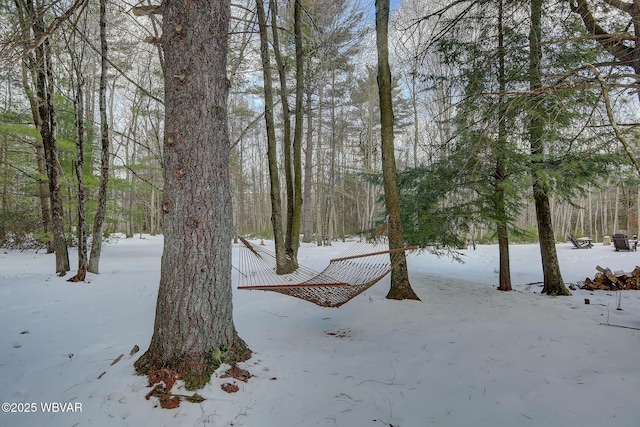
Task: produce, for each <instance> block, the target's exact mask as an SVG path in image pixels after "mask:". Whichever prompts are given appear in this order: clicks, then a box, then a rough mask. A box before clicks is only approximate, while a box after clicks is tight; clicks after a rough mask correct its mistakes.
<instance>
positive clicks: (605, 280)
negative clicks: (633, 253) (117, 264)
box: [578, 266, 640, 291]
mask: <svg viewBox="0 0 640 427" xmlns="http://www.w3.org/2000/svg"><path fill="white" fill-rule="evenodd" d="M596 270H598V272H597V273H596V275H595V276H594V278H593V279H591V278H589V277H587V278H586V279H585V280H584V282H578V286H579V287H580V289H586V290H589V291H596V290H603V291H620V290H625V291H628V290H632V289H634V290H640V266H636V268H634V269H633V271H632V272H630V273H625V272H624V271H611V269H609V268H603V267H600V266H597V267H596Z"/></svg>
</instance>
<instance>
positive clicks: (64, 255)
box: [16, 0, 70, 276]
mask: <svg viewBox="0 0 640 427" xmlns="http://www.w3.org/2000/svg"><path fill="white" fill-rule="evenodd" d="M19 3H20V2H16V6H17V7H18V8H19V9H22V7H24V11H25V18H26V19H29V20H30V25H31V26H32V28H33V36H34V39H35V40H40V39H42V42H41V43H39V44H37V46H36V47H35V62H33V63H32V65H33V67H34V68H33V69H32V73H33V74H34V79H35V91H36V100H37V106H38V107H37V115H38V117H37V119H34V122H35V123H37V122H39V123H40V129H39V131H40V135H41V137H42V144H43V151H44V159H45V166H46V171H47V178H48V181H49V199H50V203H51V205H50V207H51V229H52V231H53V248H54V252H55V257H56V273H57V274H58V275H60V276H64V275H65V274H66V273H67V271H69V269H70V266H69V253H68V250H67V241H66V238H65V235H64V205H63V203H62V192H61V189H60V175H62V170H61V167H60V163H59V162H58V145H57V140H56V129H57V118H56V110H55V106H54V102H53V99H54V93H55V90H54V83H53V66H52V64H51V47H50V44H49V39H48V38H47V37H46V29H45V24H44V18H43V11H42V10H40V9H36V8H35V6H34V4H33V1H32V0H28V1H25V2H24V3H22V4H19Z"/></svg>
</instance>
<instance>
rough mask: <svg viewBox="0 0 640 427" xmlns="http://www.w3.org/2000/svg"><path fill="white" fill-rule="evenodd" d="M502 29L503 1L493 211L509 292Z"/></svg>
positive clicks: (505, 288)
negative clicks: (495, 214)
mask: <svg viewBox="0 0 640 427" xmlns="http://www.w3.org/2000/svg"><path fill="white" fill-rule="evenodd" d="M503 30H504V27H503V0H499V2H498V56H499V59H498V81H499V85H500V90H499V92H500V93H499V94H498V98H499V101H498V102H499V107H498V147H497V149H496V150H495V155H496V157H497V160H496V170H495V209H496V213H497V217H498V221H497V224H496V232H497V235H498V249H499V252H500V277H499V284H498V289H499V290H501V291H511V290H512V288H511V268H510V263H509V229H508V228H507V211H506V205H505V200H504V199H505V185H506V181H507V176H506V175H505V167H504V160H503V159H502V156H503V154H504V152H505V151H506V150H505V149H504V146H505V145H506V144H507V141H506V139H507V124H506V120H507V117H506V116H507V115H506V107H505V101H504V97H505V91H506V76H505V69H504V68H505V65H504V59H505V49H504V31H503Z"/></svg>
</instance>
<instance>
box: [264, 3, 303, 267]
mask: <svg viewBox="0 0 640 427" xmlns="http://www.w3.org/2000/svg"><path fill="white" fill-rule="evenodd" d="M256 6H257V13H258V26H259V28H260V57H261V59H262V73H263V74H262V75H263V79H264V120H265V122H266V127H267V159H268V162H269V182H270V184H271V193H270V194H271V225H272V227H273V240H274V243H275V250H276V266H277V267H276V272H277V274H286V273H291V272H292V271H294V270H295V268H293V267H292V266H291V264H290V263H289V261H288V260H289V258H288V257H287V253H286V250H285V242H284V241H283V240H282V238H283V235H284V233H283V229H282V208H281V198H280V178H279V177H278V147H277V141H276V131H275V123H274V120H273V81H272V78H271V60H270V59H269V38H268V35H267V18H266V15H265V13H264V2H263V1H262V0H256Z"/></svg>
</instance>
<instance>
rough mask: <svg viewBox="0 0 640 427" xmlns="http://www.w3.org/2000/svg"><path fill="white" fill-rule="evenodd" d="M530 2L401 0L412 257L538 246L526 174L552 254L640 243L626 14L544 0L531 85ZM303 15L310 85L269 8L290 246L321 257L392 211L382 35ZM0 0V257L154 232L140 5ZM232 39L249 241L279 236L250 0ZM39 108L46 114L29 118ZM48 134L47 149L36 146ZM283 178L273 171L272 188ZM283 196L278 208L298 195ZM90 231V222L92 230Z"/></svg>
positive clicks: (401, 131)
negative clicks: (541, 195) (383, 126)
mask: <svg viewBox="0 0 640 427" xmlns="http://www.w3.org/2000/svg"><path fill="white" fill-rule="evenodd" d="M533 3H538V4H543V3H542V2H528V1H506V0H482V1H481V0H459V1H454V2H438V1H428V2H425V1H420V0H404V1H402V2H398V3H397V4H396V9H394V10H393V13H392V23H391V27H390V29H389V37H390V49H391V60H392V75H393V77H394V81H395V86H394V117H395V123H394V124H395V150H396V159H397V164H398V170H399V176H398V182H399V185H400V189H401V197H402V200H401V205H402V212H403V226H404V228H405V236H406V238H407V241H408V242H409V243H419V244H423V245H424V244H426V243H429V244H442V245H443V246H445V247H446V246H448V245H450V246H458V245H460V244H464V243H465V242H467V241H469V240H473V241H475V242H490V241H495V240H496V224H506V225H507V226H508V230H509V236H510V239H511V241H535V240H537V234H536V232H535V229H536V213H535V207H534V203H533V197H532V186H531V180H532V169H535V171H536V172H535V176H536V180H538V181H539V182H541V183H542V184H543V185H544V186H545V188H547V189H548V190H549V193H550V195H551V198H550V201H551V213H552V219H553V224H554V231H555V236H556V238H557V239H559V240H564V238H565V235H566V233H568V232H572V233H574V234H576V235H589V236H591V237H593V238H594V239H596V240H600V239H601V238H602V237H603V236H605V235H611V234H612V233H614V232H615V231H617V230H619V229H625V230H628V232H629V233H630V234H635V233H637V232H638V229H640V214H639V212H640V203H639V200H640V186H639V185H638V174H639V172H638V168H639V167H638V162H637V160H636V158H635V155H634V153H635V152H637V143H636V140H637V138H636V137H637V111H638V108H637V107H638V100H639V98H638V91H637V89H638V87H637V84H638V80H637V78H638V70H640V54H639V53H638V52H637V49H636V44H637V41H638V37H637V35H638V34H639V33H640V19H638V12H636V11H635V10H636V9H637V7H634V5H635V2H634V3H631V2H629V3H628V2H624V1H618V0H602V1H591V2H587V1H586V0H575V1H553V2H550V1H547V2H544V9H543V13H542V22H541V34H542V40H541V41H540V43H539V47H540V49H541V61H540V62H539V64H538V67H539V71H540V76H541V79H540V85H539V87H538V88H536V89H535V90H532V89H531V86H530V78H531V68H530V64H531V61H530V55H531V49H530V46H531V44H530V38H531V28H532V26H533V25H532V22H531V13H530V8H531V7H532V4H533ZM302 4H303V14H302V34H303V46H302V50H303V58H304V64H303V70H304V72H303V73H302V74H297V73H296V46H295V45H294V35H293V32H294V29H293V18H292V5H291V4H290V2H286V1H280V2H271V3H267V6H268V8H269V11H270V12H271V14H270V15H269V20H270V23H271V27H270V33H269V38H270V51H269V55H270V56H271V57H272V67H273V70H274V76H278V78H275V79H274V82H273V89H274V91H275V94H276V96H275V98H276V102H275V107H274V108H275V119H276V120H275V131H276V134H277V136H278V141H279V142H278V151H277V153H278V160H277V161H278V162H279V163H280V164H281V165H283V164H285V162H286V157H287V155H286V154H285V153H286V149H287V147H286V145H287V144H286V143H284V142H283V141H286V140H287V138H288V137H286V135H285V133H286V132H287V127H288V125H287V123H289V122H290V119H287V118H286V115H285V114H284V113H285V111H286V112H293V111H292V110H293V105H294V103H293V98H294V91H293V89H291V88H296V90H297V89H298V87H297V85H298V84H299V85H301V86H300V87H301V90H302V96H303V98H302V99H303V102H302V111H301V112H300V113H301V115H302V117H303V118H304V122H301V123H302V129H301V131H302V132H301V144H302V146H301V162H302V163H301V167H302V179H301V185H302V188H301V189H300V191H301V192H302V200H303V201H304V202H303V204H302V212H301V215H302V222H301V224H302V229H301V235H302V239H303V241H307V242H309V241H317V242H318V244H326V243H328V241H327V240H330V239H332V238H342V237H344V236H345V235H349V234H357V233H363V232H366V231H367V230H371V229H373V228H374V227H375V226H376V225H377V224H379V223H380V222H381V221H382V220H383V219H384V215H385V213H384V204H383V203H381V195H382V186H381V185H380V179H381V178H380V174H381V152H380V137H379V133H380V124H379V117H380V112H379V106H378V87H377V81H376V72H377V71H376V68H375V57H376V55H375V48H374V46H375V40H374V39H375V33H374V22H373V15H372V14H373V12H372V4H371V2H366V1H362V2H360V1H348V0H307V1H304V2H302ZM0 5H1V6H0V23H1V24H2V30H1V31H2V33H1V35H0V37H1V41H0V42H1V45H0V70H1V71H0V85H1V87H2V90H1V91H0V116H1V121H0V245H1V246H4V247H29V246H36V247H41V246H43V245H47V242H49V245H50V246H51V247H50V249H53V243H52V242H53V241H55V235H56V233H58V234H61V233H62V234H63V238H64V239H65V241H66V242H68V243H69V244H74V245H80V246H85V247H86V244H87V243H86V242H87V241H90V242H94V246H95V242H97V241H98V240H99V239H100V237H99V236H108V235H109V234H111V233H114V232H124V233H125V234H126V235H127V236H133V235H134V233H150V234H156V233H161V232H162V206H161V203H162V182H163V171H162V150H163V147H162V141H163V125H164V124H163V114H164V106H163V93H164V92H163V78H162V76H163V67H164V63H163V60H164V59H163V52H162V49H161V48H160V45H159V40H160V37H161V35H160V33H159V31H160V30H159V28H160V25H159V20H160V19H161V17H160V16H159V15H157V14H153V13H150V12H149V10H150V8H151V6H147V9H145V5H150V3H146V2H145V3H144V4H142V3H140V2H127V1H101V2H100V4H98V2H90V1H82V0H76V1H69V0H59V1H41V0H14V1H3V2H0ZM274 6H278V8H277V9H275V8H274ZM145 10H146V11H145ZM134 12H135V13H134ZM101 23H102V25H101ZM585 24H586V25H585ZM274 29H275V30H274ZM274 37H278V38H279V40H278V43H277V44H276V43H275V41H274ZM229 43H230V44H229V58H228V78H229V84H230V95H229V111H228V114H229V129H230V137H231V142H232V158H231V165H232V166H231V170H230V172H231V180H232V181H231V182H232V195H233V224H234V228H235V231H237V232H238V233H240V234H242V235H255V236H263V237H270V236H272V233H273V230H272V228H271V201H270V177H269V165H268V161H269V160H268V158H267V156H266V152H267V129H266V127H265V120H264V106H265V103H264V80H263V78H262V76H263V63H262V62H261V56H260V40H259V35H258V23H257V17H256V6H255V2H254V1H250V0H248V1H244V0H239V1H235V2H234V3H233V4H232V22H231V28H230V39H229ZM274 46H277V48H276V47H274ZM45 64H46V66H45ZM177 77H179V76H177ZM287 87H288V88H289V89H287ZM283 95H284V96H283ZM45 98H46V99H47V102H46V103H45V106H44V107H46V108H44V107H43V105H42V103H38V100H39V99H45ZM289 101H291V102H289ZM283 103H288V104H289V107H285V108H284V109H283V107H282V106H283ZM42 108H44V109H42ZM34 110H38V111H34ZM532 117H534V118H536V119H538V120H539V121H540V122H541V123H542V127H541V130H542V132H543V138H542V139H543V140H544V142H545V144H544V146H543V147H542V148H541V149H540V150H539V151H538V152H535V150H532V149H531V147H530V132H531V120H532ZM47 123H48V125H47ZM34 124H35V126H34ZM46 126H49V127H50V128H51V130H52V132H50V133H52V134H53V135H52V136H53V141H54V142H55V144H56V145H54V147H53V149H54V151H50V150H49V149H48V148H47V147H48V146H47V138H46V137H43V135H44V134H43V132H42V129H43V128H46ZM289 131H290V129H289ZM49 148H51V146H49ZM51 165H55V166H54V167H52V166H51ZM287 168H288V166H284V167H282V166H281V168H280V172H279V173H280V174H281V178H282V181H283V182H284V181H285V180H286V177H285V175H286V172H285V170H286V169H287ZM53 169H57V170H58V172H59V174H58V175H57V176H55V177H54V178H55V181H56V182H57V184H56V183H52V173H53V172H55V171H53ZM281 191H282V204H283V206H284V205H285V204H286V202H287V197H289V195H288V193H287V191H288V190H285V189H284V188H283V189H282V190H281ZM101 192H102V193H103V194H101ZM52 193H56V194H57V197H58V200H59V202H60V205H59V208H58V209H56V206H54V205H55V203H54V202H52V198H51V194H52ZM496 199H499V200H501V201H502V203H503V205H502V206H503V207H502V208H501V209H497V208H496V206H498V205H497V204H496ZM102 209H103V211H102ZM56 221H57V222H58V226H57V227H56ZM87 224H94V227H93V230H92V233H89V232H88V231H87V230H86V227H87ZM90 234H91V235H92V236H89V235H90ZM92 250H93V248H92ZM67 270H69V268H68V267H67Z"/></svg>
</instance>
